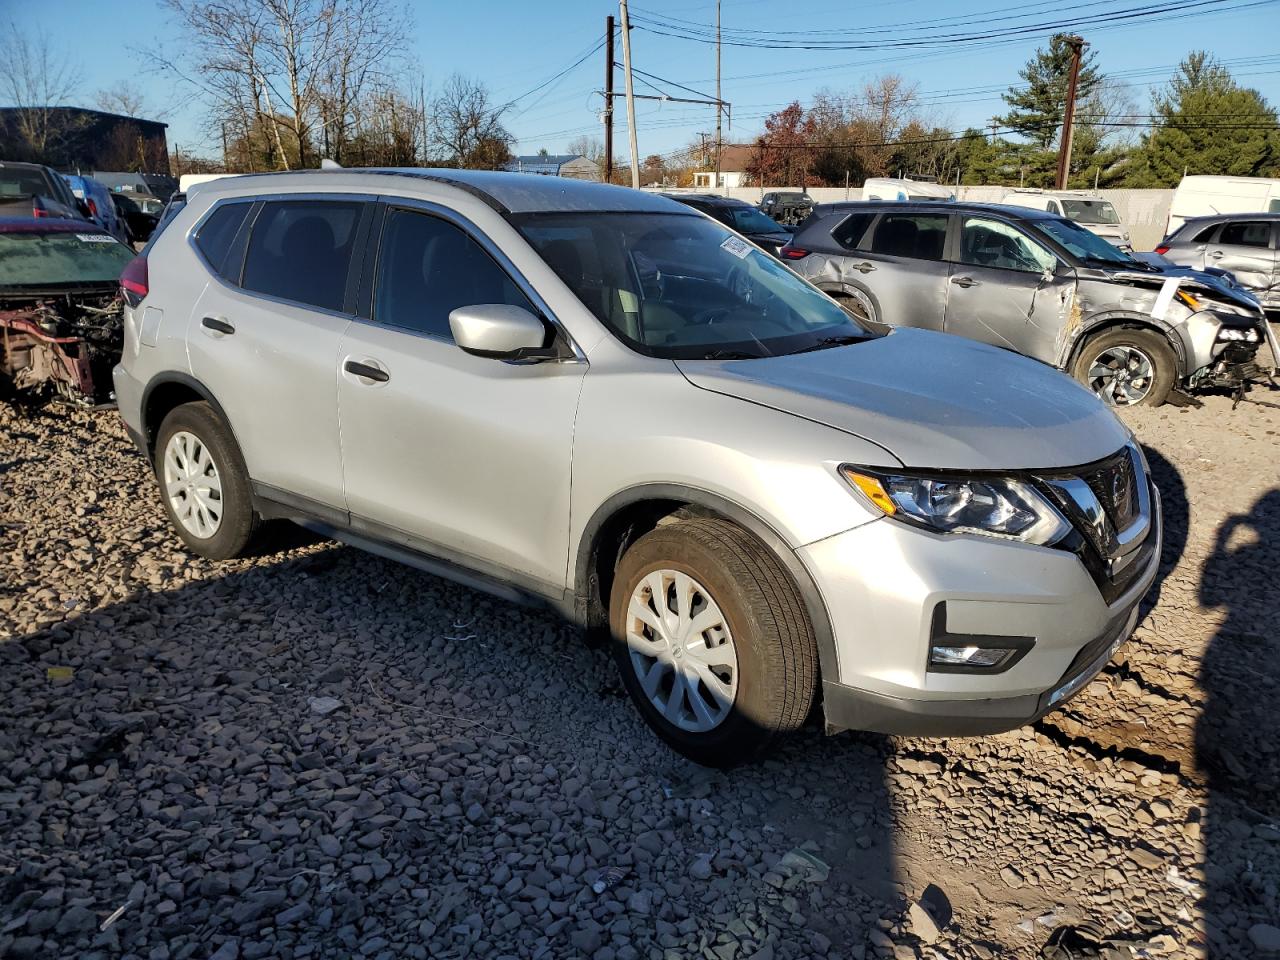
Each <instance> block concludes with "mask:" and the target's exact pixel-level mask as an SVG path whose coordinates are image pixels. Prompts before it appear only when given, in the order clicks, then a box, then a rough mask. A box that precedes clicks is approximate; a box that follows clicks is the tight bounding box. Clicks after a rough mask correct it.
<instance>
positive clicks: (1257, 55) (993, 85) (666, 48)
mask: <svg viewBox="0 0 1280 960" xmlns="http://www.w3.org/2000/svg"><path fill="white" fill-rule="evenodd" d="M1150 2H1153V0H1092V2H1089V0H1084V2H1080V3H1077V4H1075V5H1073V6H1066V5H1063V4H1061V3H1058V2H1056V0H1038V2H1037V0H1031V2H1026V0H1024V2H1021V3H1016V4H1015V2H1014V0H970V2H967V3H957V2H947V0H863V2H859V3H856V4H855V3H853V2H850V0H840V2H833V0H806V2H805V3H802V4H792V3H784V2H782V0H724V2H723V12H722V17H723V23H724V26H725V27H726V28H737V29H751V30H759V31H774V30H778V31H781V30H792V31H794V30H815V29H823V30H825V29H828V28H830V29H831V30H832V31H836V30H844V31H851V32H849V33H845V34H836V33H834V32H833V33H831V34H829V35H828V36H830V37H843V38H847V39H849V40H852V41H855V42H856V41H859V40H863V41H865V40H868V39H874V38H877V37H884V36H902V35H904V34H905V33H906V32H907V31H909V30H910V29H912V28H913V27H915V26H918V25H920V24H928V23H931V22H933V21H936V20H938V19H940V18H948V17H950V18H956V17H964V16H972V17H973V18H974V19H975V20H977V21H980V22H982V23H985V24H990V25H992V26H996V25H998V24H999V23H1001V22H1002V21H1003V20H1004V18H1008V17H1016V16H1019V15H1024V14H1025V16H1023V19H1021V20H1014V21H1012V22H1016V23H1040V22H1045V21H1049V20H1056V19H1060V18H1066V17H1072V16H1079V17H1093V16H1098V15H1102V16H1105V15H1106V14H1107V13H1108V12H1114V11H1116V10H1120V9H1126V8H1132V7H1135V6H1139V5H1142V4H1144V3H1150ZM1209 2H1210V3H1211V5H1210V6H1207V7H1205V8H1203V9H1205V10H1206V11H1208V12H1207V14H1206V15H1202V16H1193V15H1189V14H1187V13H1183V14H1182V15H1179V16H1177V17H1167V19H1165V20H1163V21H1162V22H1139V23H1130V24H1108V25H1104V24H1100V23H1096V22H1095V23H1089V24H1084V25H1082V26H1079V27H1077V28H1076V29H1077V30H1078V31H1079V32H1080V33H1081V34H1082V35H1083V36H1084V37H1085V39H1086V40H1088V41H1089V43H1090V46H1091V48H1092V49H1094V50H1096V51H1097V52H1098V62H1099V65H1100V66H1101V68H1102V69H1103V71H1104V72H1106V73H1109V74H1114V75H1117V78H1118V79H1119V80H1120V81H1121V82H1124V83H1126V84H1129V85H1130V86H1129V87H1128V88H1127V89H1128V92H1129V93H1130V94H1131V95H1132V97H1133V99H1134V101H1135V103H1136V104H1137V106H1138V109H1139V112H1142V113H1145V112H1147V110H1148V109H1149V106H1148V104H1149V91H1150V87H1151V85H1152V84H1153V83H1160V82H1162V81H1164V80H1165V79H1166V78H1167V77H1168V75H1169V73H1170V72H1171V71H1172V67H1173V65H1174V64H1176V63H1177V62H1178V61H1179V60H1180V59H1181V58H1182V57H1183V56H1184V55H1185V54H1186V53H1187V52H1188V51H1189V50H1191V49H1196V48H1203V49H1206V50H1209V51H1210V52H1211V53H1213V54H1214V55H1216V56H1217V57H1218V58H1219V59H1221V60H1223V61H1226V62H1227V64H1228V66H1230V67H1232V69H1233V72H1234V73H1235V74H1236V75H1237V77H1238V78H1239V80H1240V81H1241V82H1242V83H1245V84H1248V85H1250V86H1254V87H1256V88H1257V89H1259V90H1260V91H1262V93H1263V94H1264V95H1265V96H1266V97H1267V98H1268V100H1270V101H1271V103H1272V104H1280V54H1277V52H1276V48H1275V42H1274V41H1275V29H1274V28H1275V26H1276V24H1277V23H1280V16H1278V12H1280V3H1277V2H1276V0H1272V2H1269V3H1266V4H1264V5H1254V6H1253V7H1252V8H1251V9H1246V10H1236V9H1233V8H1236V7H1238V6H1240V5H1242V4H1244V3H1246V2H1249V0H1216V2H1214V0H1209ZM0 7H7V8H8V9H7V10H6V13H7V15H8V16H11V17H13V18H14V20H15V21H16V23H17V24H18V26H19V28H20V29H22V28H36V29H40V28H43V29H44V30H45V31H47V32H48V33H49V35H50V36H51V37H52V38H53V41H54V43H55V44H57V45H60V46H64V47H65V49H66V50H67V51H69V52H70V53H72V54H73V55H74V56H75V57H76V58H77V60H78V61H79V63H80V66H81V70H82V72H83V74H84V79H85V87H84V89H85V94H86V95H85V97H84V101H85V104H86V105H92V102H93V93H94V92H95V91H96V90H98V89H101V88H105V87H111V86H114V85H116V84H118V83H120V82H121V81H126V80H127V81H131V82H133V83H134V84H135V85H136V86H137V87H138V88H139V89H140V90H141V91H142V92H143V94H144V95H145V97H146V99H147V101H148V102H149V103H151V104H153V105H155V106H157V107H159V108H161V110H160V112H161V113H162V114H163V116H161V118H160V119H164V120H165V121H167V122H168V123H169V124H170V129H169V138H170V145H171V146H172V145H173V144H174V143H177V144H179V145H180V146H181V147H182V148H183V149H184V150H194V151H195V152H198V153H202V154H205V155H208V156H216V154H217V153H218V151H219V147H218V145H217V144H215V143H214V142H213V141H211V139H210V138H209V137H208V135H207V133H206V131H205V129H204V124H203V122H202V121H203V108H202V107H201V105H200V104H199V103H198V102H197V101H196V100H194V99H193V94H192V92H191V91H189V90H184V89H182V88H181V87H179V86H176V85H175V83H174V82H173V81H172V80H171V79H170V78H167V77H163V76H160V75H157V74H154V73H147V72H141V71H140V60H139V58H138V57H137V56H136V55H134V54H133V53H131V52H130V51H129V50H127V49H124V48H118V50H117V52H116V53H115V54H114V55H103V51H104V50H106V49H108V48H107V47H104V45H103V44H102V43H99V42H97V41H94V42H92V43H89V44H84V43H82V41H81V39H80V38H85V37H95V36H96V37H103V36H107V37H115V38H117V41H118V42H122V43H124V44H128V45H130V46H148V45H158V46H159V48H161V49H163V48H164V46H165V44H166V43H169V44H172V41H173V38H174V37H175V36H176V35H177V34H176V26H175V24H174V23H173V22H172V20H171V17H170V15H169V13H168V12H167V11H166V10H165V9H164V8H162V7H161V6H160V4H159V3H157V2H156V0H39V2H34V0H27V2H20V0H0ZM410 7H411V9H412V12H413V17H414V21H415V28H414V31H413V37H412V52H413V55H414V56H415V57H416V58H417V60H418V61H419V63H420V64H421V68H422V74H423V76H424V77H425V80H426V84H427V96H428V97H430V96H431V90H432V88H433V87H435V86H438V85H439V84H440V83H441V82H443V80H444V79H445V78H446V77H448V75H449V74H451V73H453V72H455V71H458V72H462V73H466V74H470V75H472V76H475V77H478V78H479V79H481V80H483V81H484V82H485V83H486V84H488V85H489V87H490V88H491V89H492V91H493V92H494V94H495V97H496V99H497V100H499V101H502V102H505V101H507V100H510V99H514V98H517V97H520V96H521V94H523V93H525V92H527V91H528V90H530V89H532V88H534V87H536V86H537V85H538V84H540V83H542V82H543V81H545V80H547V79H548V78H550V77H552V76H554V75H555V74H556V73H558V72H559V71H560V70H562V69H563V68H565V67H567V66H568V65H569V64H571V63H573V62H574V61H575V60H577V59H578V58H579V57H581V56H582V55H583V54H586V53H587V52H588V51H589V50H591V48H592V47H593V46H594V45H595V44H596V43H597V42H598V41H599V40H600V39H601V38H602V37H603V35H604V18H605V16H606V15H607V14H609V13H614V14H615V15H616V13H617V4H616V3H611V2H608V0H574V2H572V3H569V2H563V0H560V2H555V0H552V2H543V3H530V2H528V0H488V2H485V0H478V2H472V3H456V2H454V3H439V2H430V3H429V2H413V3H411V4H410ZM633 10H635V11H636V12H637V13H638V14H639V15H641V16H644V17H647V18H649V19H650V20H661V19H664V18H681V19H682V20H684V21H696V22H700V23H711V22H713V21H714V18H715V3H714V0H691V2H673V0H643V2H641V3H640V4H639V6H637V7H633ZM957 29H964V30H965V31H968V30H971V29H973V28H972V27H971V26H965V27H963V28H961V27H959V26H958V27H957ZM1048 32H1050V31H1047V30H1046V31H1044V33H1041V34H1038V35H1030V36H1027V37H1025V38H1023V37H1020V38H1018V39H1017V40H1016V42H1007V43H1000V44H998V45H994V46H989V47H986V48H983V49H980V50H977V51H972V50H970V51H956V50H953V49H945V50H941V51H939V50H907V51H898V52H894V51H888V52H886V51H883V50H881V51H862V52H859V51H829V50H824V51H802V50H770V49H750V48H742V47H733V46H726V47H725V48H724V53H723V67H722V69H723V76H724V85H723V97H724V99H725V100H727V101H730V102H731V103H732V104H733V117H734V120H733V126H732V130H731V131H729V132H727V133H726V137H725V139H726V141H730V142H746V141H749V140H750V139H751V137H752V136H753V135H754V134H756V133H757V132H758V131H759V129H760V127H761V125H762V122H763V117H764V116H765V115H766V114H767V113H769V112H770V111H772V110H776V109H778V108H780V107H782V106H784V105H785V104H786V103H788V102H789V101H791V100H793V99H799V100H800V101H801V102H802V103H803V102H805V101H807V99H808V98H809V97H810V96H811V95H812V94H813V92H814V91H816V90H819V89H822V88H824V87H825V88H831V89H834V90H846V89H852V88H855V87H858V86H860V85H861V84H862V83H863V82H865V81H866V80H869V79H871V78H873V77H875V76H877V75H879V74H881V73H887V72H895V73H898V74H901V75H902V76H904V77H905V78H907V79H908V80H910V81H912V82H914V83H917V84H918V86H919V89H920V92H921V94H922V95H923V98H924V101H925V104H926V106H927V109H928V110H929V112H930V115H931V116H932V118H933V119H934V120H936V122H938V123H939V124H942V125H946V126H952V127H964V126H969V125H974V126H983V125H985V124H986V123H988V122H989V120H990V118H991V117H992V116H993V115H995V114H997V113H999V112H1001V110H1002V109H1003V103H1002V102H1001V101H1000V99H999V90H1001V89H1003V88H1004V87H1005V86H1006V85H1008V84H1009V83H1011V82H1014V81H1016V80H1017V71H1018V68H1019V67H1021V66H1022V65H1023V63H1025V61H1026V59H1027V57H1028V56H1029V55H1030V54H1031V53H1032V52H1033V51H1034V49H1035V48H1036V47H1037V46H1038V45H1040V44H1042V43H1043V42H1044V41H1045V39H1046V36H1047V34H1048ZM632 37H633V55H634V60H635V66H636V67H637V68H639V69H643V70H645V71H647V72H649V73H651V74H655V75H657V76H661V77H664V78H666V79H669V80H671V81H675V82H677V83H681V84H684V85H687V86H689V87H693V88H695V89H697V90H700V91H703V92H706V93H707V94H710V93H712V92H713V90H714V79H713V78H714V76H715V59H714V48H713V47H711V46H708V45H704V44H701V43H696V42H690V41H687V40H681V39H676V38H673V37H667V36H661V35H658V34H656V33H653V32H651V31H647V30H643V29H640V28H639V27H637V29H635V30H634V31H633V33H632ZM82 50H92V51H94V52H93V54H92V55H83V54H81V53H80V52H78V51H82ZM617 57H618V60H619V61H621V59H622V53H621V49H620V46H619V49H618V51H617ZM1262 58H1265V59H1262ZM603 74H604V54H603V51H600V52H596V53H594V54H592V55H591V56H589V57H588V58H587V59H586V60H585V61H584V62H583V63H582V64H581V65H580V66H579V67H577V68H576V69H574V70H572V71H570V72H569V73H567V74H566V75H565V76H564V77H563V78H561V79H559V80H558V81H556V82H555V83H554V84H552V85H550V86H548V87H547V88H545V89H544V90H541V91H539V92H538V93H537V94H535V95H533V96H529V97H525V98H524V99H521V100H519V101H517V103H516V105H515V107H513V108H512V110H511V112H510V114H509V115H508V118H507V127H508V129H510V130H511V131H512V132H513V133H514V134H515V135H516V136H517V138H518V141H519V142H518V144H517V147H516V150H517V152H519V153H533V152H536V151H537V150H538V149H539V148H540V147H545V148H547V149H548V150H550V151H551V152H552V153H556V152H560V151H562V150H563V149H564V148H565V146H566V145H567V144H568V142H569V141H570V140H572V139H573V138H574V137H576V136H579V135H581V134H589V135H592V136H599V135H600V131H601V127H600V120H599V111H600V107H601V99H600V97H599V96H598V95H597V94H596V91H599V90H600V89H601V87H602V86H603ZM617 83H618V86H619V89H620V88H621V71H619V74H618V79H617ZM669 89H670V88H669ZM637 92H648V93H652V92H653V90H652V89H648V88H646V87H643V86H637ZM672 92H675V93H677V94H679V91H674V90H673V91H672ZM619 107H621V102H619ZM637 112H638V118H637V123H636V127H637V131H638V135H639V141H640V154H641V155H642V156H645V155H647V154H650V153H667V152H670V151H672V150H675V149H678V148H680V147H682V146H684V145H685V144H687V143H689V142H691V141H695V140H696V139H697V134H698V133H699V132H709V131H711V130H713V129H714V122H715V117H714V111H713V110H711V109H710V108H706V107H688V106H681V105H677V104H658V103H654V102H642V103H641V104H640V106H639V107H638V111H637ZM617 121H618V122H617V124H616V127H615V143H616V150H617V153H618V154H619V156H623V157H625V155H626V154H627V153H628V146H627V137H626V126H625V113H624V112H623V111H622V110H621V109H619V111H618V115H617Z"/></svg>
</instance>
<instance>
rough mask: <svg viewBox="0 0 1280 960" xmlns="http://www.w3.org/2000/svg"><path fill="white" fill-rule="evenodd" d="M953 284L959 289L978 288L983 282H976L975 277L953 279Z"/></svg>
mask: <svg viewBox="0 0 1280 960" xmlns="http://www.w3.org/2000/svg"><path fill="white" fill-rule="evenodd" d="M951 282H952V283H954V284H955V285H956V286H957V287H976V286H977V285H978V284H980V283H981V282H982V281H981V280H975V279H973V277H952V278H951Z"/></svg>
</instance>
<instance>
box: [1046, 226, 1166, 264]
mask: <svg viewBox="0 0 1280 960" xmlns="http://www.w3.org/2000/svg"><path fill="white" fill-rule="evenodd" d="M1032 226H1034V227H1035V228H1036V229H1037V230H1039V231H1041V232H1042V233H1045V234H1048V235H1049V236H1050V237H1052V238H1053V239H1054V240H1056V241H1058V243H1059V244H1061V245H1062V246H1064V247H1066V248H1067V250H1068V251H1069V252H1070V253H1071V254H1072V255H1073V256H1075V257H1077V258H1078V259H1080V260H1089V261H1105V262H1106V263H1108V264H1115V265H1116V266H1119V267H1137V266H1141V264H1139V262H1138V261H1137V260H1134V259H1133V257H1131V256H1129V255H1128V254H1127V253H1125V252H1123V251H1122V250H1120V249H1119V248H1117V247H1113V246H1112V245H1111V244H1109V243H1108V242H1107V241H1106V240H1104V239H1102V237H1100V236H1098V235H1097V234H1096V233H1090V232H1089V231H1088V230H1086V229H1085V228H1084V227H1082V226H1080V225H1079V224H1078V223H1073V222H1072V221H1070V220H1061V219H1059V218H1057V217H1045V218H1044V219H1042V220H1034V221H1032Z"/></svg>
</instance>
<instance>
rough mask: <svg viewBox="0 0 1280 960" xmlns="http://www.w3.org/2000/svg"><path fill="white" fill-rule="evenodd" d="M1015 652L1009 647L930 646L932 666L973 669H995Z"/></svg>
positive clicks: (930, 664)
mask: <svg viewBox="0 0 1280 960" xmlns="http://www.w3.org/2000/svg"><path fill="white" fill-rule="evenodd" d="M1013 653H1014V651H1013V650H1010V649H1009V648H1007V647H951V646H946V647H944V646H934V647H930V648H929V666H931V667H968V668H970V669H971V670H994V669H996V668H997V667H999V666H1000V665H1001V664H1003V663H1004V662H1005V661H1006V660H1008V659H1009V657H1010V656H1012V655H1013Z"/></svg>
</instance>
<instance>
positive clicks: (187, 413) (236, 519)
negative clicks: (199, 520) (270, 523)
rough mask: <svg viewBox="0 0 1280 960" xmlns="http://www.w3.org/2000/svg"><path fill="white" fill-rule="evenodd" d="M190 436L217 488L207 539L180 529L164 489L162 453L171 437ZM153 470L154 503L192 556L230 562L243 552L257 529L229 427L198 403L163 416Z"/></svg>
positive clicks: (246, 479) (240, 458) (244, 473)
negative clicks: (214, 519)
mask: <svg viewBox="0 0 1280 960" xmlns="http://www.w3.org/2000/svg"><path fill="white" fill-rule="evenodd" d="M183 431H185V432H186V433H189V434H192V435H193V436H194V437H195V438H196V439H197V440H198V441H199V442H200V443H201V444H202V445H203V446H204V447H205V448H206V449H207V450H208V452H209V456H210V458H211V459H212V460H213V464H214V466H215V467H216V468H217V471H218V477H219V479H220V481H221V487H222V496H221V503H222V517H221V521H220V523H219V524H218V527H217V530H216V531H215V532H214V533H213V535H212V536H209V537H199V536H196V535H195V534H194V533H192V532H191V531H190V530H188V529H187V528H186V527H184V526H183V525H182V521H181V520H179V519H178V515H177V513H176V512H175V510H174V508H173V505H172V504H171V503H170V501H169V497H168V496H166V494H165V489H164V463H163V459H164V451H165V450H166V448H167V447H168V444H169V441H170V439H171V438H172V437H173V435H174V434H175V433H179V432H183ZM153 467H154V469H155V474H156V482H157V484H158V485H159V487H160V500H161V502H162V503H163V504H164V509H165V512H166V513H167V514H168V515H169V522H170V523H172V524H173V528H174V530H175V531H176V532H177V534H178V536H179V537H181V538H182V541H183V543H185V544H186V545H187V548H188V549H189V550H191V552H192V553H196V554H199V555H200V556H202V557H206V558H208V559H209V560H230V559H233V558H234V557H241V556H244V555H245V554H246V553H248V552H249V549H248V548H249V545H250V541H252V540H253V537H254V534H255V533H256V532H257V530H258V527H259V525H260V524H261V518H260V517H259V516H258V514H257V512H256V511H255V510H254V509H253V494H252V491H251V489H250V486H249V472H248V470H246V469H245V465H244V457H243V456H241V454H240V448H239V447H238V446H237V445H236V441H235V438H234V437H233V436H232V435H231V428H230V427H228V426H227V424H226V423H225V422H224V421H223V419H222V418H221V417H220V416H218V414H217V413H215V412H214V410H213V407H211V406H210V405H209V404H208V403H205V402H204V401H200V402H198V403H184V404H182V405H181V406H178V407H174V408H173V409H172V410H170V411H169V413H168V415H167V416H166V417H165V418H164V421H163V422H162V423H161V424H160V432H159V434H158V435H157V436H156V446H155V453H154V456H153Z"/></svg>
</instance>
